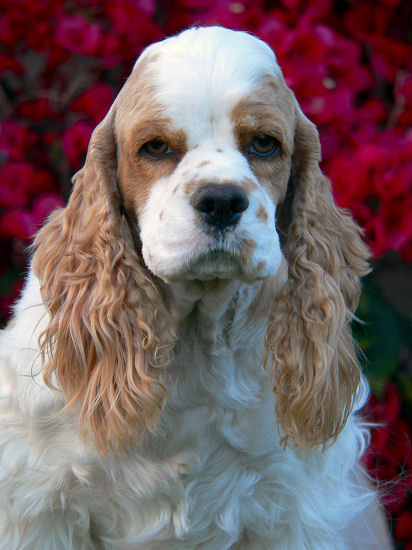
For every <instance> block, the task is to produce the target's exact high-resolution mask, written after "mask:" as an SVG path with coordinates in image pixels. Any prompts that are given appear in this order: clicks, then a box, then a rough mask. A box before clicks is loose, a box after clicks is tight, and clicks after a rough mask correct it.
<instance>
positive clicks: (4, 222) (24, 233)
mask: <svg viewBox="0 0 412 550" xmlns="http://www.w3.org/2000/svg"><path fill="white" fill-rule="evenodd" d="M36 222H37V220H36V217H35V216H34V215H33V214H32V213H31V212H29V211H28V210H22V209H16V210H9V211H8V212H6V213H5V214H3V215H2V216H1V217H0V234H1V235H2V237H4V238H16V239H21V240H22V241H25V242H29V241H30V240H31V239H32V238H33V235H34V234H35V232H36V231H37V230H38V229H39V225H38V224H37V223H36Z"/></svg>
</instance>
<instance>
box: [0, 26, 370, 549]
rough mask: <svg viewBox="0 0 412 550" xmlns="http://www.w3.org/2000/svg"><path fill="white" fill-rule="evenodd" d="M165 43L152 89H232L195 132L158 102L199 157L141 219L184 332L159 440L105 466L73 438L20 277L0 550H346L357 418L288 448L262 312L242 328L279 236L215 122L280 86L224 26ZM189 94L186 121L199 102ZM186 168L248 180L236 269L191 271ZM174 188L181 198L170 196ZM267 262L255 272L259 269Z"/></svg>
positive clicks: (40, 324)
mask: <svg viewBox="0 0 412 550" xmlns="http://www.w3.org/2000/svg"><path fill="white" fill-rule="evenodd" d="M196 33H198V34H196ZM234 34H236V35H237V37H234V36H233V35H234ZM195 36H196V40H195ZM227 40H232V41H233V43H234V46H235V47H234V49H233V55H234V56H238V60H239V59H243V58H244V57H245V56H246V53H247V54H248V55H250V56H251V57H250V62H248V63H245V64H243V65H242V64H240V63H233V67H232V66H231V65H230V66H225V67H222V66H221V65H219V63H223V60H220V61H219V55H218V53H216V52H218V51H219V45H220V44H221V42H222V41H223V42H224V41H227ZM164 44H165V43H160V44H156V45H153V46H151V47H150V48H149V49H148V50H147V52H146V53H145V54H144V55H149V54H150V55H151V54H159V55H160V57H159V63H161V62H162V59H163V56H164V60H165V61H164V71H163V70H162V71H161V72H160V73H159V74H160V76H159V79H160V80H162V79H165V80H167V79H168V78H169V76H170V75H169V73H170V72H173V71H174V70H175V69H176V66H179V67H181V72H182V78H184V77H187V75H188V74H189V73H190V71H198V72H200V74H203V71H204V70H206V69H204V67H207V68H208V70H209V69H210V70H211V71H212V72H214V73H216V74H224V75H225V76H226V77H227V80H228V81H229V82H230V81H231V80H232V79H235V81H236V82H238V83H239V87H238V88H231V89H229V88H228V85H227V83H226V81H223V82H220V81H219V80H218V79H217V84H219V86H218V87H217V88H216V90H217V93H218V94H219V101H217V100H216V99H215V98H214V96H213V95H212V96H211V97H210V98H208V101H206V102H205V103H206V105H207V106H208V107H209V108H212V107H213V108H215V107H216V108H219V109H223V111H224V112H223V114H221V113H220V114H219V115H218V116H217V115H216V113H215V115H216V116H215V117H213V116H212V117H211V116H210V111H207V112H206V113H205V114H204V117H202V113H200V116H199V118H196V119H195V121H193V114H187V118H185V116H186V115H185V113H186V109H185V108H183V106H184V105H187V100H188V98H183V100H182V101H183V103H182V104H180V103H179V101H181V94H180V92H181V90H182V88H181V86H180V84H179V86H177V88H176V90H175V93H174V94H173V93H172V94H168V96H167V101H168V109H169V113H168V114H170V115H171V116H174V115H176V116H181V117H182V120H181V122H182V126H183V127H184V129H185V131H187V135H188V136H189V141H190V142H191V143H192V145H194V144H198V145H199V147H198V148H197V149H195V150H192V152H191V153H188V155H187V158H186V161H185V163H183V164H182V165H180V166H179V168H178V171H177V172H176V173H175V174H173V176H171V177H170V178H168V179H162V180H160V181H158V182H157V183H156V184H155V185H154V187H153V189H152V190H151V194H150V197H149V200H148V203H147V207H146V209H145V212H144V213H143V214H142V217H141V219H140V220H139V223H140V228H141V237H142V242H143V254H144V258H145V261H146V263H147V264H148V265H149V266H150V267H151V269H152V270H153V271H154V272H155V273H157V274H158V275H160V276H161V277H162V278H163V279H164V280H165V281H167V284H166V283H165V290H164V292H165V295H166V297H167V300H168V303H169V307H170V309H171V311H172V312H173V315H174V317H175V322H176V323H177V326H178V330H179V342H178V346H177V349H176V353H175V359H174V362H173V364H172V365H170V366H169V367H168V369H167V372H165V373H164V374H163V380H162V381H163V383H164V385H165V386H166V388H167V392H168V401H167V405H166V407H165V410H164V411H163V413H162V416H161V424H160V430H159V434H158V435H156V436H154V435H149V436H147V438H146V439H145V441H144V444H143V446H141V447H134V446H132V445H131V446H130V448H129V450H128V452H127V454H125V455H124V456H117V455H115V454H109V456H107V457H104V456H101V455H100V454H99V453H98V452H97V451H96V450H95V449H94V448H93V447H91V446H88V445H86V444H85V443H84V442H82V441H81V440H80V438H79V435H78V426H77V418H76V413H75V412H72V413H65V414H61V412H60V411H61V409H62V407H63V399H62V396H61V394H60V393H59V392H57V391H56V392H54V391H52V390H50V389H49V388H47V387H46V386H45V385H44V383H43V381H42V376H41V374H39V373H40V370H41V365H40V362H39V350H38V343H37V341H38V337H39V334H40V333H41V330H42V328H44V327H45V325H46V323H47V312H46V309H45V307H44V306H43V305H42V300H41V297H40V293H39V283H38V281H37V280H36V278H35V277H34V276H33V274H32V273H31V274H30V275H29V279H28V282H27V283H26V286H25V289H24V292H23V295H22V298H21V299H20V301H19V302H18V304H17V305H16V308H15V318H14V320H13V321H12V324H11V325H10V327H9V328H8V329H6V330H5V331H3V333H2V335H1V340H0V349H1V355H0V377H1V399H0V550H60V549H64V550H69V549H73V550H86V549H87V550H92V549H94V550H97V549H104V550H109V549H111V550H131V549H136V550H137V549H144V550H182V549H187V550H189V549H191V550H192V549H193V550H194V549H202V550H227V549H232V550H234V549H238V550H246V549H248V550H275V549H276V550H351V547H350V546H348V545H347V544H346V542H345V541H346V540H349V535H350V533H349V530H348V529H349V526H350V523H351V521H352V520H353V519H354V518H355V517H359V514H361V513H362V511H363V510H364V509H365V508H366V507H367V506H368V504H369V503H370V500H371V495H370V494H369V493H368V492H367V491H366V490H365V488H364V486H363V485H364V484H363V481H362V472H361V468H360V467H359V466H358V461H359V457H360V455H361V454H362V452H363V450H364V448H365V445H366V443H367V431H366V429H365V428H364V427H363V426H362V425H361V424H360V422H359V421H358V419H357V418H356V416H355V415H354V414H352V415H351V416H350V418H349V420H348V422H347V425H346V427H345V428H344V431H343V432H342V434H341V435H340V436H339V438H338V439H337V441H336V442H335V443H334V444H333V445H331V446H329V447H327V448H326V450H324V451H322V450H316V451H312V452H306V451H302V450H298V449H292V448H286V449H283V448H282V447H281V446H280V443H279V433H278V429H277V426H276V419H275V416H274V407H273V394H272V392H271V387H270V380H269V374H268V372H267V371H266V370H265V368H264V365H263V356H264V338H265V333H266V327H267V316H268V313H269V311H267V312H266V314H264V315H262V316H261V318H259V319H256V320H255V321H254V322H252V323H250V324H248V323H247V318H248V311H249V307H250V305H251V303H252V302H253V299H254V298H255V296H256V295H257V292H258V291H259V290H260V287H261V285H262V284H263V283H262V281H261V279H262V278H264V277H267V276H269V275H273V274H275V273H277V278H278V286H280V285H281V284H282V283H283V281H284V278H285V270H284V269H283V267H282V266H281V263H282V259H281V258H282V257H281V253H280V247H279V241H278V237H277V234H276V231H275V229H274V223H273V224H269V225H267V226H264V224H263V223H261V222H259V221H258V220H257V218H256V215H255V214H256V210H257V208H258V207H259V205H260V204H263V205H264V206H265V208H266V209H267V212H268V214H269V216H270V218H271V219H272V220H273V218H274V213H275V205H273V203H272V201H271V200H270V198H269V197H268V194H267V192H266V191H265V190H264V189H263V188H262V187H261V186H260V185H259V182H257V180H256V178H255V177H254V175H253V174H252V173H251V171H250V168H249V167H248V165H247V163H246V162H245V160H244V159H243V157H242V155H241V154H240V153H239V152H237V151H236V149H235V146H234V142H233V135H232V133H231V130H230V126H229V122H228V119H227V112H226V111H227V109H228V105H229V104H232V105H233V100H234V99H233V98H234V97H235V98H238V97H240V96H241V95H242V94H244V93H247V92H248V91H250V87H251V83H252V82H253V79H254V78H258V76H260V75H261V74H262V70H263V71H265V70H269V66H270V70H271V71H272V72H273V71H274V73H275V74H276V71H278V68H277V66H276V65H275V57H274V55H273V53H272V52H271V50H270V49H269V48H268V47H267V46H266V45H264V44H263V43H262V42H260V41H258V40H257V39H253V38H251V37H250V36H249V35H246V34H243V33H233V32H232V31H226V30H224V29H213V30H210V31H207V30H205V29H199V30H190V31H187V32H186V33H183V34H182V35H180V37H178V38H173V39H171V40H170V41H167V43H166V44H167V47H166V48H165V46H164ZM192 47H193V48H197V49H198V51H201V53H202V55H203V54H204V56H205V58H206V59H205V61H204V64H203V65H202V66H200V67H198V66H197V65H190V64H189V66H187V65H186V66H183V65H180V64H178V65H175V66H174V67H172V66H169V64H168V59H169V54H170V52H172V54H173V55H175V54H177V52H180V54H179V55H181V56H182V58H184V59H189V57H190V48H192ZM187 52H189V53H187ZM216 56H217V58H216ZM215 58H216V59H217V61H216V64H213V63H211V59H215ZM257 60H258V61H259V63H257ZM259 64H260V65H259ZM266 65H267V66H266ZM262 66H263V68H262ZM256 67H258V68H256ZM274 67H275V69H274ZM235 69H236V70H238V71H239V72H238V74H236V75H234V74H233V71H235ZM222 71H223V73H222ZM228 71H229V74H228ZM230 71H232V73H230ZM209 77H210V75H209ZM176 82H178V83H180V82H181V81H180V79H179V78H178V79H176ZM183 89H186V88H185V86H184V83H183ZM189 91H190V93H192V94H193V96H192V106H193V109H196V112H197V109H198V108H200V107H199V103H198V94H201V92H202V89H201V88H198V89H197V90H193V89H191V90H188V92H189ZM169 92H170V86H169ZM226 92H227V93H228V94H229V96H228V97H226V96H225V94H226ZM204 93H205V94H206V95H209V93H210V90H209V91H208V90H204ZM221 94H222V95H221ZM221 97H222V101H220V98H221ZM226 100H227V103H225V101H226ZM199 102H200V103H202V104H203V103H204V96H202V97H201V98H199ZM174 105H175V106H176V107H175V112H174V107H173V106H174ZM211 120H212V122H210V121H211ZM213 121H214V122H213ZM193 122H194V125H193V127H192V123H193ZM216 144H218V145H219V147H221V148H222V150H223V152H222V153H219V155H218V154H217V153H216V151H215V149H216ZM209 157H210V159H211V160H212V161H213V162H212V165H211V167H210V166H209V167H208V166H205V167H204V169H203V171H201V172H199V174H198V176H195V174H194V173H193V167H194V166H195V165H197V164H198V162H199V161H200V160H204V159H207V158H209ZM184 170H187V171H188V173H189V175H186V176H185V177H186V180H187V178H194V179H196V177H198V178H213V177H216V174H217V175H218V177H224V178H229V179H231V180H235V181H237V182H242V181H243V179H244V178H245V177H248V178H251V179H253V180H254V181H255V182H256V183H257V188H256V190H255V191H253V192H252V193H251V194H250V195H249V201H250V206H249V209H248V211H247V212H245V213H244V215H243V216H242V219H241V221H240V223H239V225H238V227H237V228H236V230H235V231H234V232H233V233H232V234H231V235H228V237H227V240H224V241H222V243H221V245H220V246H221V249H220V250H221V251H224V252H225V251H232V252H233V254H234V257H236V250H237V247H239V246H241V243H242V239H245V238H252V237H253V238H254V239H255V240H256V241H257V243H258V245H257V248H256V251H255V252H254V255H253V257H252V258H251V260H250V262H249V263H247V265H246V264H245V265H241V266H239V262H237V261H236V260H233V261H228V262H226V263H225V262H224V261H223V263H220V264H219V265H217V264H216V265H212V266H211V264H209V263H208V262H206V261H203V262H202V261H201V260H200V261H199V262H197V260H198V259H199V258H201V257H202V254H204V252H205V251H208V250H210V249H211V247H212V243H211V241H210V240H209V238H208V237H207V235H205V234H202V233H201V232H200V231H199V230H198V229H196V228H195V226H194V225H193V222H192V217H191V216H192V214H191V213H190V211H189V205H188V202H187V201H185V200H184V197H183V190H182V183H181V182H182V173H183V171H184ZM209 170H212V171H211V172H209ZM191 171H192V172H191ZM184 179H185V178H183V180H184ZM174 185H178V187H179V186H180V187H179V189H178V191H177V192H176V193H175V195H172V194H171V191H170V189H172V188H173V186H174ZM160 212H163V217H162V220H161V222H159V220H158V218H159V213H160ZM177 221H178V223H177ZM179 228H180V229H179ZM239 243H240V244H239ZM263 259H264V260H265V261H266V262H267V265H266V268H265V269H266V271H264V272H259V271H258V270H257V266H258V264H259V262H261V261H262V260H263ZM216 270H220V271H218V273H216ZM217 274H218V275H219V276H220V277H221V279H220V280H219V281H216V276H217ZM209 278H213V279H214V280H210V281H209V280H208V279H209ZM245 281H246V282H245ZM268 310H269V308H268ZM365 387H366V386H363V387H362V388H360V390H359V402H358V406H361V405H362V403H363V402H364V400H365V396H366V393H367V391H366V390H365ZM348 544H349V543H348Z"/></svg>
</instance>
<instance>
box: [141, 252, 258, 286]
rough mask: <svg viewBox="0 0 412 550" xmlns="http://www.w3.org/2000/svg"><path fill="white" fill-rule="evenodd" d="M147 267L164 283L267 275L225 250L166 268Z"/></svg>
mask: <svg viewBox="0 0 412 550" xmlns="http://www.w3.org/2000/svg"><path fill="white" fill-rule="evenodd" d="M149 268H150V270H151V271H152V272H153V273H154V274H155V275H157V276H158V277H160V278H161V279H163V280H164V281H165V282H166V283H176V282H180V281H182V282H183V281H193V280H198V281H210V280H213V279H227V280H228V279H236V280H240V281H243V282H247V283H253V282H255V281H257V280H259V279H264V278H266V277H267V276H268V274H266V273H262V272H261V271H259V270H258V269H257V268H256V267H255V266H253V265H245V264H244V263H243V262H242V261H241V260H240V259H239V258H237V257H236V256H235V255H234V254H231V253H229V252H226V251H213V252H208V253H205V254H202V255H200V256H198V257H196V258H193V259H190V260H189V261H188V260H187V259H186V261H185V262H182V263H181V264H179V265H177V266H172V265H169V266H168V268H166V269H165V268H163V269H159V267H158V266H150V265H149Z"/></svg>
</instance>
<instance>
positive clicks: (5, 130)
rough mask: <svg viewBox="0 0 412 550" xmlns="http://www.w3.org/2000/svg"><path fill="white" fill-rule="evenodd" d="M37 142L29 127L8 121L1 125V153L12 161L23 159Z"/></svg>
mask: <svg viewBox="0 0 412 550" xmlns="http://www.w3.org/2000/svg"><path fill="white" fill-rule="evenodd" d="M36 141H37V136H36V134H35V133H34V132H32V131H31V130H30V129H29V128H28V127H27V126H24V125H23V124H18V123H16V122H13V121H11V120H6V121H5V122H3V123H2V125H1V135H0V152H3V153H5V154H6V155H7V156H8V157H9V158H11V159H23V158H24V157H25V156H26V154H27V152H28V151H29V149H30V148H32V147H33V145H34V144H35V143H36Z"/></svg>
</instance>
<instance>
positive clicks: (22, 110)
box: [18, 97, 54, 122]
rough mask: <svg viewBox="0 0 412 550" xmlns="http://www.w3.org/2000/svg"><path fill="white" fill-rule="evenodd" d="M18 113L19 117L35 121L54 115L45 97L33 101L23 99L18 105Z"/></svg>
mask: <svg viewBox="0 0 412 550" xmlns="http://www.w3.org/2000/svg"><path fill="white" fill-rule="evenodd" d="M18 113H19V115H20V116H21V117H23V118H28V119H30V120H34V121H35V122H42V121H43V120H44V119H45V118H51V117H53V116H54V113H53V112H52V110H51V108H50V102H49V99H48V98H47V97H39V98H38V99H36V100H34V101H25V102H24V103H22V104H21V105H20V107H19V109H18Z"/></svg>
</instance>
